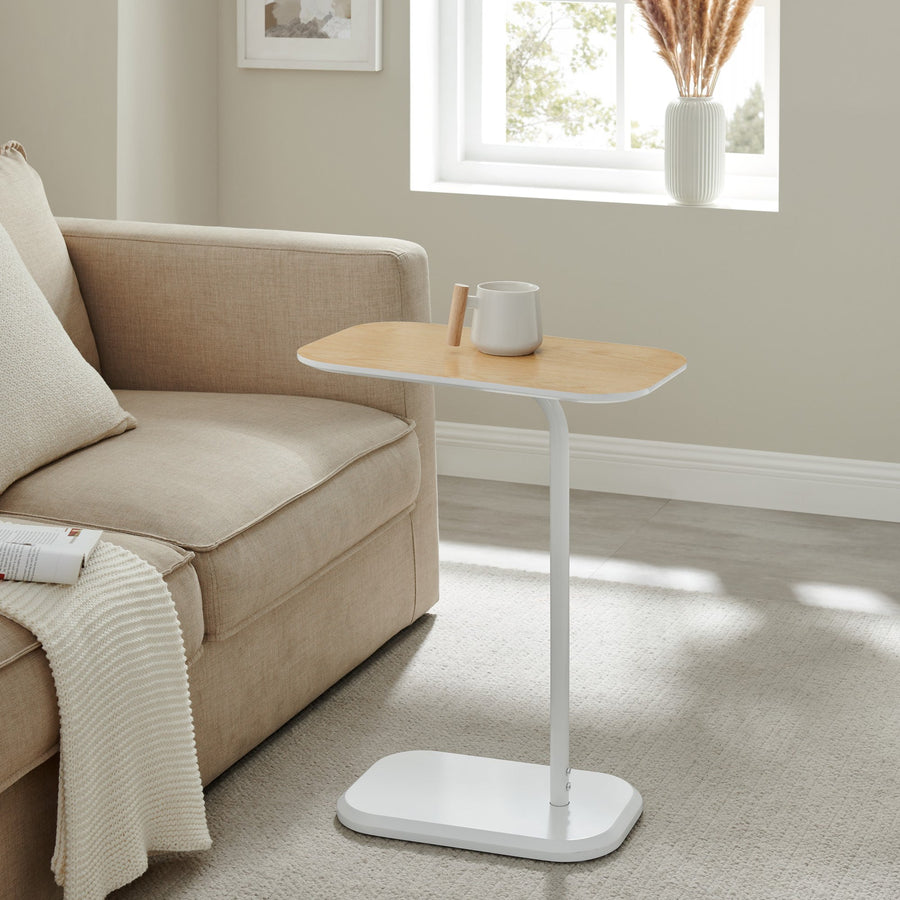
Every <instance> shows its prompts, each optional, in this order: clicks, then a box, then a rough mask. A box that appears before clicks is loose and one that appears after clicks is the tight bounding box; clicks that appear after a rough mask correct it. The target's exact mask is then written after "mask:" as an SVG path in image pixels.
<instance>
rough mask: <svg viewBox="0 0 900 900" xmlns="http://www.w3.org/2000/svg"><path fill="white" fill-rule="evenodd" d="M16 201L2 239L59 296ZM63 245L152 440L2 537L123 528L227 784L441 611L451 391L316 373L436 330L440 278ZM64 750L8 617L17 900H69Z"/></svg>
mask: <svg viewBox="0 0 900 900" xmlns="http://www.w3.org/2000/svg"><path fill="white" fill-rule="evenodd" d="M0 174H2V173H0ZM3 190H4V188H3V184H2V178H0V224H4V225H5V226H6V227H7V229H8V230H9V232H10V234H11V236H12V237H13V238H14V240H17V242H18V243H19V244H21V247H20V251H21V256H22V258H23V259H24V260H25V262H26V263H29V264H33V267H34V276H35V280H36V281H37V282H38V283H39V284H41V286H42V287H44V284H48V285H49V281H48V278H49V276H48V275H47V273H46V272H44V271H40V270H41V266H42V265H43V263H42V259H43V255H42V252H41V246H40V240H41V238H40V235H39V234H38V233H37V231H35V230H34V229H32V230H31V231H29V230H28V229H25V230H24V231H23V230H22V229H21V228H19V233H18V236H17V233H16V226H17V223H16V222H11V221H10V219H11V217H14V216H15V215H16V214H17V213H16V211H15V208H14V207H15V204H12V205H10V204H9V203H8V202H7V203H6V204H5V205H4V203H3V199H4V198H3ZM60 226H61V230H62V233H63V235H64V238H65V244H66V247H67V248H68V254H69V257H70V258H71V262H72V264H73V266H74V271H75V273H76V275H77V281H78V286H79V287H80V294H81V295H82V296H83V299H84V307H85V308H86V311H87V320H86V321H87V322H89V325H90V328H89V330H86V329H85V327H84V323H85V320H84V319H83V315H82V314H81V313H78V314H77V315H76V314H73V313H72V310H71V309H70V308H69V307H66V308H63V307H61V306H59V305H56V310H57V313H58V315H59V317H60V319H61V320H62V321H63V322H64V324H66V326H67V329H68V330H69V333H70V335H71V336H72V337H73V340H74V341H75V343H76V344H77V345H78V346H79V349H81V350H82V353H83V355H85V357H86V358H88V359H89V360H91V361H93V362H94V363H95V364H96V365H99V369H100V371H101V373H102V375H103V377H104V379H105V381H106V382H107V384H108V385H109V386H110V387H112V388H113V389H114V391H115V393H116V396H117V397H118V399H119V402H120V404H121V406H122V407H123V408H124V409H125V410H127V411H128V412H129V413H131V414H132V415H133V416H134V418H135V419H136V420H137V427H135V428H134V429H133V430H129V431H126V432H125V433H123V434H119V435H117V436H114V437H109V438H106V439H105V440H101V441H99V442H98V443H95V444H93V445H91V446H89V447H86V448H84V449H80V450H78V451H77V452H74V453H71V454H69V455H66V456H64V457H62V458H61V459H58V460H56V461H55V462H51V463H49V464H47V465H44V466H42V467H40V468H38V469H37V470H36V471H34V472H32V473H31V474H28V475H26V476H25V477H23V478H20V479H19V480H17V481H15V482H14V483H13V484H12V485H11V486H10V487H9V488H8V489H7V490H6V491H4V492H3V493H2V494H0V520H2V521H6V520H14V519H17V518H21V519H26V520H29V521H39V522H73V523H79V524H83V525H86V526H94V527H99V528H102V529H104V531H105V539H106V540H109V541H112V542H115V543H118V544H121V545H122V546H124V547H126V548H128V549H130V550H132V551H133V552H135V553H137V554H138V555H139V556H141V557H142V558H143V559H145V560H147V561H148V562H150V563H151V564H152V565H153V566H155V567H156V568H157V569H158V570H159V571H160V572H161V573H162V574H163V575H164V577H165V580H166V582H167V584H168V586H169V588H170V591H171V593H172V596H173V598H174V601H175V604H176V607H177V610H178V612H179V617H180V621H181V625H182V630H183V635H184V643H185V649H186V654H187V658H188V665H189V678H190V689H191V697H192V704H193V710H194V720H195V728H196V736H197V747H198V755H199V763H200V769H201V775H202V778H203V781H204V783H209V782H210V781H211V780H212V779H214V778H216V777H217V776H218V775H219V774H220V773H222V772H223V771H224V770H225V769H227V768H228V767H229V766H230V765H231V764H232V763H234V762H235V761H236V760H237V759H239V758H240V757H241V756H243V755H244V754H246V753H247V752H248V751H249V750H251V749H252V748H253V747H255V746H256V745H257V744H259V743H260V741H262V740H263V739H265V738H266V737H267V736H268V735H270V734H272V732H273V731H275V730H276V729H277V728H278V727H279V726H281V725H282V724H283V723H284V722H286V721H287V720H288V719H290V718H291V717H292V716H293V715H295V714H296V713H297V712H298V711H299V710H301V709H302V708H303V707H304V706H306V705H307V704H308V703H309V702H310V701H311V700H313V699H314V698H315V697H317V696H318V695H319V694H321V693H322V692H323V691H324V690H326V689H327V688H328V687H329V686H330V685H332V684H334V683H335V682H336V681H337V680H338V679H340V678H341V677H342V676H343V675H344V674H345V673H347V672H348V671H350V670H351V669H353V668H354V667H355V666H356V665H358V664H359V663H360V662H361V661H362V660H364V659H366V657H368V656H369V655H370V654H371V653H372V652H373V651H374V650H376V649H377V648H378V647H380V646H381V645H382V644H383V643H384V642H385V641H386V640H387V639H388V638H390V637H391V636H392V635H394V634H396V633H397V632H398V631H400V630H401V629H403V628H404V627H406V626H407V625H409V624H410V623H411V622H412V621H413V620H415V619H416V618H417V617H418V616H420V615H421V614H422V613H423V612H424V611H426V610H427V609H428V608H429V607H430V606H431V605H432V604H433V603H434V602H435V600H436V599H437V525H436V494H435V470H434V439H433V399H432V394H431V392H430V389H428V388H425V387H422V386H415V385H404V384H401V383H394V382H389V381H375V380H367V379H358V378H352V377H341V376H330V375H326V374H323V373H319V372H316V371H313V370H311V369H309V368H307V367H305V366H303V365H301V364H300V363H299V362H298V361H297V359H296V349H297V347H298V346H300V345H301V344H304V343H306V342H309V341H312V340H315V339H316V338H319V337H321V336H323V335H326V334H329V333H331V332H334V331H337V330H339V329H341V328H345V327H347V326H349V325H352V324H355V323H357V322H363V321H372V320H379V319H385V320H401V319H408V320H427V318H428V312H429V311H428V287H427V285H428V281H427V262H426V257H425V254H424V252H423V251H422V250H421V248H419V247H418V246H416V245H414V244H410V243H407V242H403V241H396V240H387V239H377V238H361V237H336V236H325V235H315V234H301V233H293V232H272V231H259V230H238V229H226V228H211V227H189V226H165V225H149V224H134V223H121V222H112V221H90V220H75V219H66V220H60ZM35 242H37V243H36V244H35ZM49 290H50V289H49V287H48V288H45V293H48V292H49ZM48 299H50V297H49V296H48ZM69 300H71V297H69ZM69 300H66V303H68V302H69ZM53 302H54V301H53V300H51V303H53ZM79 323H80V324H79ZM94 347H95V348H96V350H94ZM94 353H96V356H95V355H94ZM58 734H59V732H58V716H57V709H56V701H55V695H54V689H53V682H52V678H51V674H50V671H49V668H48V665H47V662H46V658H45V656H44V654H43V651H42V649H41V646H40V644H39V643H38V642H37V641H36V639H35V637H34V635H32V634H31V633H30V632H28V631H26V630H25V629H24V628H22V627H20V626H19V625H17V624H15V623H13V622H12V621H10V620H9V619H5V618H3V617H0V897H2V898H3V900H7V898H9V900H12V898H15V900H35V898H42V897H51V896H54V897H55V896H58V895H59V894H60V893H61V892H60V891H59V889H58V888H57V887H56V886H55V885H54V882H53V877H52V874H51V872H50V867H49V862H50V856H51V852H52V846H53V840H54V833H55V825H56V811H55V806H56V784H57V759H58V755H57V754H58V743H57V742H58ZM297 765H299V766H302V765H304V760H303V759H298V760H297Z"/></svg>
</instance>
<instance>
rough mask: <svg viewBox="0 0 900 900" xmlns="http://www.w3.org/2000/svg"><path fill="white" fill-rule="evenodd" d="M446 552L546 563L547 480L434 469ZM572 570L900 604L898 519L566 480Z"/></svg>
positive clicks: (824, 599) (890, 609) (870, 608)
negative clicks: (581, 486)
mask: <svg viewBox="0 0 900 900" xmlns="http://www.w3.org/2000/svg"><path fill="white" fill-rule="evenodd" d="M438 488H439V496H440V503H439V506H440V527H441V556H442V559H444V560H446V561H458V562H472V563H480V564H483V565H488V566H491V565H495V566H498V567H502V568H517V569H523V570H528V571H546V570H547V567H548V561H547V548H548V541H549V524H548V512H549V510H548V489H547V488H546V487H538V486H534V485H521V484H509V483H504V482H497V481H481V480H476V479H467V478H452V477H448V476H442V477H441V478H439V485H438ZM571 548H572V566H571V572H572V575H573V576H575V577H579V576H580V577H590V578H599V579H602V580H605V581H612V582H622V583H629V584H647V585H656V586H660V587H672V588H676V589H683V590H690V591H700V592H704V593H710V594H727V595H731V596H740V597H746V598H750V599H757V600H767V599H771V600H781V601H785V600H786V601H792V602H797V603H801V604H805V605H809V606H819V607H827V608H835V609H848V610H858V611H863V612H873V613H883V614H888V615H891V614H893V615H900V524H895V523H890V522H875V521H869V520H865V519H845V518H839V517H837V516H818V515H806V514H802V513H790V512H780V511H775V510H762V509H751V508H744V507H737V506H719V505H715V504H709V503H689V502H686V501H680V500H660V499H654V498H648V497H631V496H626V495H623V494H602V493H594V492H590V491H572V494H571Z"/></svg>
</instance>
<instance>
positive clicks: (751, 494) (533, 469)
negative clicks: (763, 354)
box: [437, 422, 900, 522]
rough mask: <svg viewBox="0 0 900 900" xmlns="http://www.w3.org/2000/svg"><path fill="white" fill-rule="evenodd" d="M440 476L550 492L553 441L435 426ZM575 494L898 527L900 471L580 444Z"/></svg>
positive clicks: (666, 447)
mask: <svg viewBox="0 0 900 900" xmlns="http://www.w3.org/2000/svg"><path fill="white" fill-rule="evenodd" d="M437 446H438V473H439V474H441V475H458V476H462V477H466V478H488V479H493V480H496V481H514V482H519V483H523V484H547V474H548V463H549V459H548V458H549V441H548V437H547V434H546V432H542V431H531V430H528V429H525V428H501V427H497V426H491V425H466V424H462V423H458V422H438V423H437ZM569 447H570V456H571V484H572V487H573V488H578V489H581V490H589V491H608V492H611V493H616V494H636V495H638V496H643V497H663V498H666V499H673V500H694V501H700V502H703V503H724V504H729V505H732V506H755V507H759V508H761V509H781V510H790V511H793V512H804V513H820V514H824V515H833V516H849V517H852V518H857V519H880V520H883V521H887V522H900V464H897V463H882V462H870V461H866V460H857V459H837V458H833V457H826V456H805V455H801V454H796V453H771V452H767V451H760V450H735V449H732V448H729V447H704V446H700V445H697V444H673V443H667V442H664V441H642V440H632V439H629V438H609V437H596V436H594V435H588V434H573V435H571V437H570V441H569Z"/></svg>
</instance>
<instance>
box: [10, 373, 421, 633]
mask: <svg viewBox="0 0 900 900" xmlns="http://www.w3.org/2000/svg"><path fill="white" fill-rule="evenodd" d="M298 365H299V363H298ZM118 396H119V398H120V400H121V401H122V402H123V403H126V404H128V405H129V406H131V407H132V408H133V409H134V410H135V414H136V415H137V416H138V417H139V418H140V420H141V425H140V427H139V428H136V429H135V430H134V431H132V432H129V433H128V434H127V435H123V436H122V438H121V439H117V440H115V441H107V442H106V443H105V444H98V445H96V446H95V447H91V448H87V449H86V450H84V451H82V452H81V453H77V454H74V455H72V456H69V457H67V458H65V459H63V460H60V461H58V462H57V463H55V464H54V465H52V466H46V467H44V468H43V469H42V470H40V471H39V472H35V473H33V474H32V475H31V476H29V477H28V478H23V479H21V480H20V481H19V482H18V483H17V484H15V485H13V486H12V487H11V488H10V489H9V490H8V491H6V493H5V494H3V495H2V496H0V516H2V515H3V514H5V513H6V512H12V513H17V514H19V515H36V514H37V513H38V511H39V510H40V509H42V508H45V507H46V498H47V497H48V496H53V497H55V498H56V501H55V502H54V504H53V510H54V515H55V516H57V517H59V520H60V521H65V522H77V523H78V524H81V525H89V526H90V527H94V528H106V529H110V530H115V531H122V532H130V533H133V534H141V535H144V536H147V537H154V538H159V539H162V540H166V541H170V542H172V543H174V544H177V545H178V546H180V547H185V548H187V549H190V550H192V551H195V552H196V559H195V560H194V568H195V569H196V571H197V574H198V576H199V579H200V586H201V589H202V593H203V602H204V621H205V628H206V634H207V636H210V637H223V636H226V635H227V634H229V633H231V632H232V631H234V630H235V629H236V628H238V627H240V626H241V625H242V624H243V623H244V622H245V621H246V620H248V619H251V618H253V617H254V616H256V615H258V614H260V613H261V612H263V611H265V610H266V609H268V608H269V607H270V606H271V605H272V604H274V603H276V602H278V601H279V599H280V598H281V597H282V596H283V595H285V594H287V593H288V592H291V591H294V590H296V588H297V586H298V585H299V584H300V583H301V582H302V581H304V580H305V579H306V578H309V577H310V576H311V575H313V574H314V573H315V572H317V571H318V570H319V569H320V568H321V567H322V566H324V565H325V564H327V563H329V562H330V561H331V560H333V559H334V558H335V557H337V556H339V555H340V554H341V553H343V552H344V551H345V550H347V549H348V548H349V547H352V546H353V545H354V544H355V543H356V542H357V541H359V540H361V539H363V538H364V537H366V536H367V535H368V534H370V533H371V532H372V531H374V530H375V529H376V528H378V527H379V526H380V525H382V524H383V523H384V522H386V521H387V520H388V519H390V518H391V517H393V516H394V515H396V514H397V513H399V512H400V511H402V510H404V509H406V508H407V507H409V506H411V505H412V504H413V503H414V502H415V499H416V495H417V494H418V490H419V448H418V442H417V440H416V437H415V435H414V434H413V433H412V425H411V424H410V423H407V422H406V421H404V420H402V419H399V418H397V417H395V416H391V415H388V414H387V413H383V412H381V411H380V410H375V409H371V408H369V407H364V406H358V405H356V404H351V403H342V402H340V401H336V400H322V399H318V398H309V397H283V396H277V395H257V394H206V393H197V392H165V391H119V392H118ZM110 482H111V483H113V484H116V485H119V488H118V489H117V490H116V492H115V493H110V492H108V491H105V490H104V489H103V488H104V485H105V484H107V483H110ZM126 486H127V487H126ZM248 581H252V582H253V584H254V589H253V591H251V592H248V591H247V584H248ZM409 612H410V616H411V615H412V609H410V611H409Z"/></svg>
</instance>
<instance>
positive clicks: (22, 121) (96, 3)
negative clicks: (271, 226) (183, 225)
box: [0, 0, 218, 223]
mask: <svg viewBox="0 0 900 900" xmlns="http://www.w3.org/2000/svg"><path fill="white" fill-rule="evenodd" d="M217 21H218V0H190V2H189V3H185V2H184V0H153V2H152V3H151V2H146V0H79V2H77V3H61V2H59V0H52V2H51V0H28V2H27V3H19V2H12V0H4V2H3V4H2V7H0V80H2V83H3V86H4V89H3V91H2V93H0V134H2V137H0V141H6V140H9V139H10V138H15V139H17V140H20V141H21V142H22V143H23V144H24V145H25V148H26V150H27V152H28V158H29V160H30V161H31V162H32V164H33V165H34V166H35V167H36V168H37V169H38V171H39V172H40V173H41V176H42V178H43V180H44V185H45V187H46V190H47V195H48V197H49V198H50V203H51V205H52V207H53V210H54V211H55V212H56V213H57V214H58V215H70V216H96V217H98V218H116V216H117V215H118V216H119V217H120V218H130V219H145V220H151V221H174V222H198V223H205V222H210V223H211V222H215V221H216V219H217V216H218V210H217V202H218V197H217V191H218V171H217V162H218V132H217V126H216V119H217V114H218V110H217V87H218V86H217V69H216V58H217V55H218V26H217Z"/></svg>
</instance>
